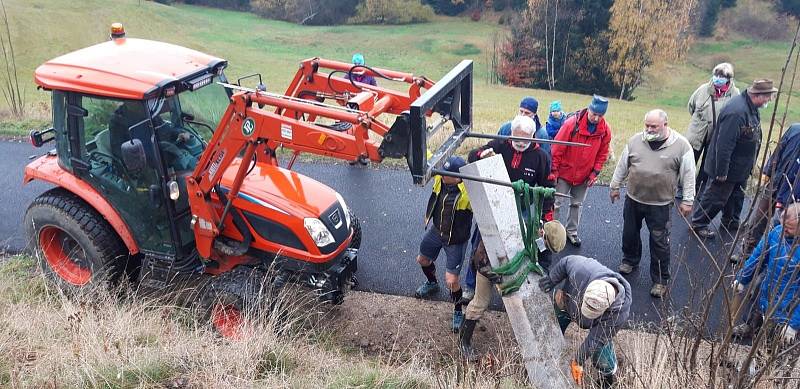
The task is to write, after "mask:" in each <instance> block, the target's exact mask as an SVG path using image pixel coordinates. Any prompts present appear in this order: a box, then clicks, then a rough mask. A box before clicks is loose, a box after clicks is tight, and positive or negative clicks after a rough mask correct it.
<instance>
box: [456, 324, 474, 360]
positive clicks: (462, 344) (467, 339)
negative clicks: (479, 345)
mask: <svg viewBox="0 0 800 389" xmlns="http://www.w3.org/2000/svg"><path fill="white" fill-rule="evenodd" d="M476 324H478V321H477V320H465V321H464V324H462V325H461V331H460V332H459V334H458V341H459V349H460V350H461V356H462V357H464V359H465V360H467V361H468V362H475V361H477V360H478V354H477V353H476V352H475V349H474V348H472V333H473V332H475V325H476Z"/></svg>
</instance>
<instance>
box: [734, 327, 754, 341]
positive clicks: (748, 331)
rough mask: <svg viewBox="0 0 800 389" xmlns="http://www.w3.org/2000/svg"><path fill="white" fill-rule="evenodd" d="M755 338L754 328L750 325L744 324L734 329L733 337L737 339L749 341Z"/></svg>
mask: <svg viewBox="0 0 800 389" xmlns="http://www.w3.org/2000/svg"><path fill="white" fill-rule="evenodd" d="M751 336H753V327H752V326H751V325H750V324H747V323H742V324H739V325H737V326H736V327H733V337H734V338H736V339H748V338H750V337H751Z"/></svg>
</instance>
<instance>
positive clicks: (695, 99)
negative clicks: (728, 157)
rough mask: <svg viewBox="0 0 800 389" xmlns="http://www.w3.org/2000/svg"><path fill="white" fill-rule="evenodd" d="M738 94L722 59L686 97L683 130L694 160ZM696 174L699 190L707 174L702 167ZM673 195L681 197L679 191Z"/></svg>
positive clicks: (731, 69)
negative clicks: (686, 120) (707, 78)
mask: <svg viewBox="0 0 800 389" xmlns="http://www.w3.org/2000/svg"><path fill="white" fill-rule="evenodd" d="M738 95H739V88H737V87H736V85H734V82H733V65H731V64H729V63H727V62H723V63H721V64H719V65H717V66H715V67H714V70H713V71H712V73H711V80H710V81H708V82H706V83H704V84H702V85H700V86H699V87H698V88H697V90H695V91H694V93H692V96H691V97H689V103H688V104H687V106H688V108H689V114H691V115H692V118H691V120H690V121H689V127H688V129H687V130H686V139H687V140H688V141H689V144H691V145H692V150H693V152H694V161H695V163H697V161H699V160H700V157H701V156H702V155H703V152H704V151H705V149H706V148H707V147H708V143H709V142H710V136H709V134H711V133H713V132H714V131H713V127H714V124H715V123H716V120H717V117H719V113H720V111H721V110H722V108H723V107H724V106H725V105H726V104H727V103H728V101H730V99H731V98H733V97H735V96H738ZM697 173H698V174H697V180H696V181H695V187H696V188H697V189H699V188H700V184H701V183H703V182H705V180H706V175H705V173H703V169H700V170H699V171H698V172H697ZM676 197H678V198H680V194H679V195H678V196H676Z"/></svg>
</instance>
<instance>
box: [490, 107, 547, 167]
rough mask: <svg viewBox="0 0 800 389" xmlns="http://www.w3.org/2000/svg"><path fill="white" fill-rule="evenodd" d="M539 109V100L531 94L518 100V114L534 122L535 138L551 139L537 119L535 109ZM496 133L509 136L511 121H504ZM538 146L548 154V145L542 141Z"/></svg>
mask: <svg viewBox="0 0 800 389" xmlns="http://www.w3.org/2000/svg"><path fill="white" fill-rule="evenodd" d="M538 109H539V101H537V100H536V99H535V98H533V97H531V96H526V97H525V98H523V99H522V100H521V101H520V102H519V112H518V114H519V115H521V116H527V117H529V118H531V119H533V121H534V122H535V123H536V135H535V137H536V138H539V139H553V137H551V136H548V135H547V130H546V129H545V128H544V127H542V123H541V122H540V121H539V115H537V114H536V111H537V110H538ZM497 135H503V136H510V135H511V122H510V121H508V122H505V123H503V125H502V126H500V128H499V129H498V130H497ZM539 147H541V148H542V150H544V152H545V153H547V155H550V145H549V144H546V143H543V144H540V145H539Z"/></svg>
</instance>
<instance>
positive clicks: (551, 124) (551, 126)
mask: <svg viewBox="0 0 800 389" xmlns="http://www.w3.org/2000/svg"><path fill="white" fill-rule="evenodd" d="M566 116H567V114H565V113H564V112H561V119H556V118H554V117H553V115H549V116H547V123H546V124H545V128H546V129H547V136H549V137H550V139H553V138H555V137H556V134H558V130H560V129H561V126H562V125H564V119H566Z"/></svg>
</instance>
